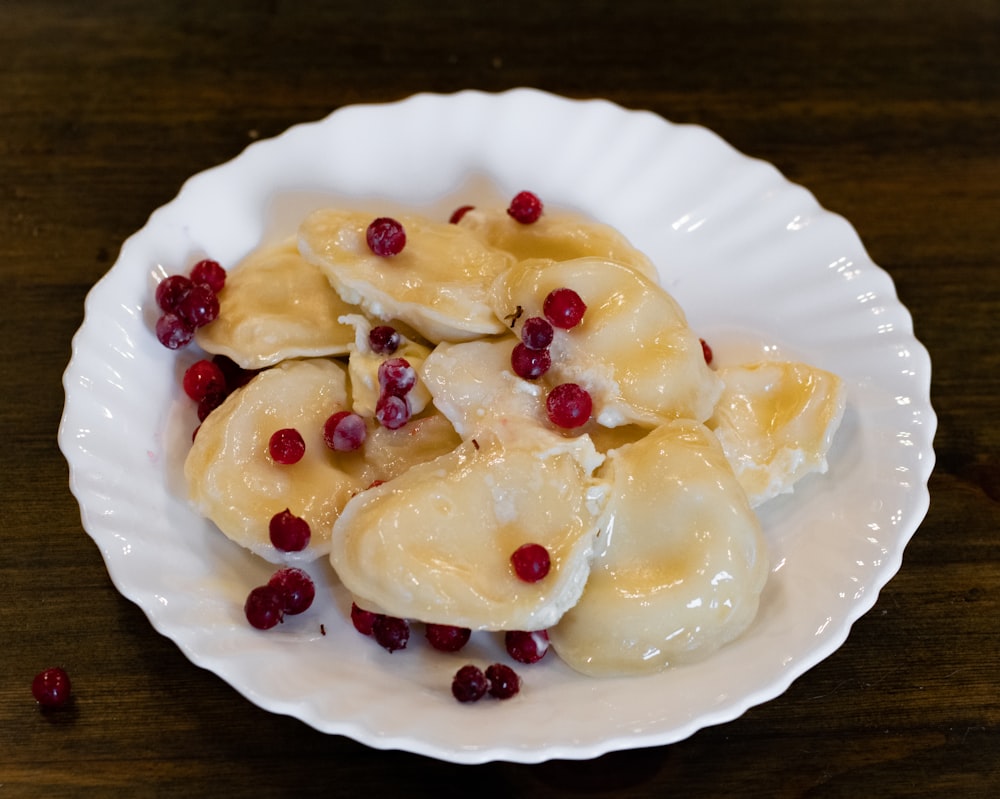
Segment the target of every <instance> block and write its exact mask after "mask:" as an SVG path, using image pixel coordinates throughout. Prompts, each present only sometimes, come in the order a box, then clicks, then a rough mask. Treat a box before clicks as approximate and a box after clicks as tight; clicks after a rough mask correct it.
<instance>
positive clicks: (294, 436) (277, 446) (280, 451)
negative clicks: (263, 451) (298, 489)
mask: <svg viewBox="0 0 1000 799" xmlns="http://www.w3.org/2000/svg"><path fill="white" fill-rule="evenodd" d="M267 451H268V453H270V455H271V458H272V459H273V460H274V462H275V463H280V464H282V465H284V466H291V465H292V464H293V463H298V462H299V461H300V460H302V456H303V455H305V454H306V442H305V441H304V440H303V438H302V434H301V433H300V432H299V431H298V430H296V429H295V428H294V427H283V428H282V429H281V430H275V431H274V432H273V433H272V434H271V439H270V440H269V441H268V442H267Z"/></svg>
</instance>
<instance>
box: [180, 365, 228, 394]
mask: <svg viewBox="0 0 1000 799" xmlns="http://www.w3.org/2000/svg"><path fill="white" fill-rule="evenodd" d="M182 385H183V386H184V393H185V394H187V395H188V396H189V397H190V398H191V399H193V400H194V401H195V402H201V401H202V400H203V399H205V397H207V396H209V395H211V394H223V395H224V394H225V393H226V391H227V386H226V376H225V375H224V374H223V373H222V369H220V368H219V365H218V364H217V363H214V362H213V361H207V360H201V361H195V362H194V363H193V364H191V365H190V366H189V367H188V368H187V370H185V372H184V378H183V380H182Z"/></svg>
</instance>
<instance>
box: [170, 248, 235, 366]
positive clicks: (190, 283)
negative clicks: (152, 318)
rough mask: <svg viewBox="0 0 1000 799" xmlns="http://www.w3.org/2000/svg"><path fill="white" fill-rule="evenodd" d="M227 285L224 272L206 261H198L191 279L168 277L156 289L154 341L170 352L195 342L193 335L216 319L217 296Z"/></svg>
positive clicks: (177, 276)
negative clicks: (157, 340) (157, 316)
mask: <svg viewBox="0 0 1000 799" xmlns="http://www.w3.org/2000/svg"><path fill="white" fill-rule="evenodd" d="M225 285H226V270H225V269H223V268H222V266H221V265H220V264H219V263H218V261H212V260H210V259H208V258H206V259H204V260H202V261H198V263H196V264H195V265H194V266H193V267H192V268H191V272H190V276H188V277H185V276H184V275H170V276H169V277H166V278H164V279H163V280H161V281H160V283H159V285H158V286H157V287H156V304H157V305H158V306H159V308H160V311H161V314H160V317H159V318H158V319H157V320H156V337H157V338H158V339H159V341H160V343H161V344H162V345H163V346H164V347H166V348H167V349H171V350H178V349H180V348H181V347H185V346H187V344H188V343H189V342H190V341H191V339H192V338H194V331H195V330H197V329H198V328H199V327H204V326H205V325H207V324H208V323H209V322H214V321H215V319H216V318H217V317H218V315H219V292H220V291H222V287H223V286H225Z"/></svg>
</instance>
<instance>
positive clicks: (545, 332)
mask: <svg viewBox="0 0 1000 799" xmlns="http://www.w3.org/2000/svg"><path fill="white" fill-rule="evenodd" d="M554 335H555V331H554V330H553V329H552V325H551V324H549V322H548V321H547V320H545V319H543V318H542V317H540V316H532V317H529V318H528V319H525V320H524V324H523V325H522V326H521V341H522V342H524V346H525V347H527V348H528V349H529V350H544V349H547V348H548V346H549V344H551V343H552V339H553V337H554Z"/></svg>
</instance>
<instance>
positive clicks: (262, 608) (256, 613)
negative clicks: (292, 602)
mask: <svg viewBox="0 0 1000 799" xmlns="http://www.w3.org/2000/svg"><path fill="white" fill-rule="evenodd" d="M243 612H244V613H245V614H246V617H247V621H248V622H250V625H251V626H252V627H256V628H257V629H258V630H270V629H271V628H272V627H274V626H275V625H276V624H280V623H281V621H282V620H283V619H284V616H285V599H284V597H283V596H282V595H281V591H279V590H278V589H277V588H275V587H274V586H272V585H259V586H257V587H256V588H254V589H253V590H252V591H251V592H250V594H249V595H248V596H247V600H246V602H245V603H244V604H243Z"/></svg>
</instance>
